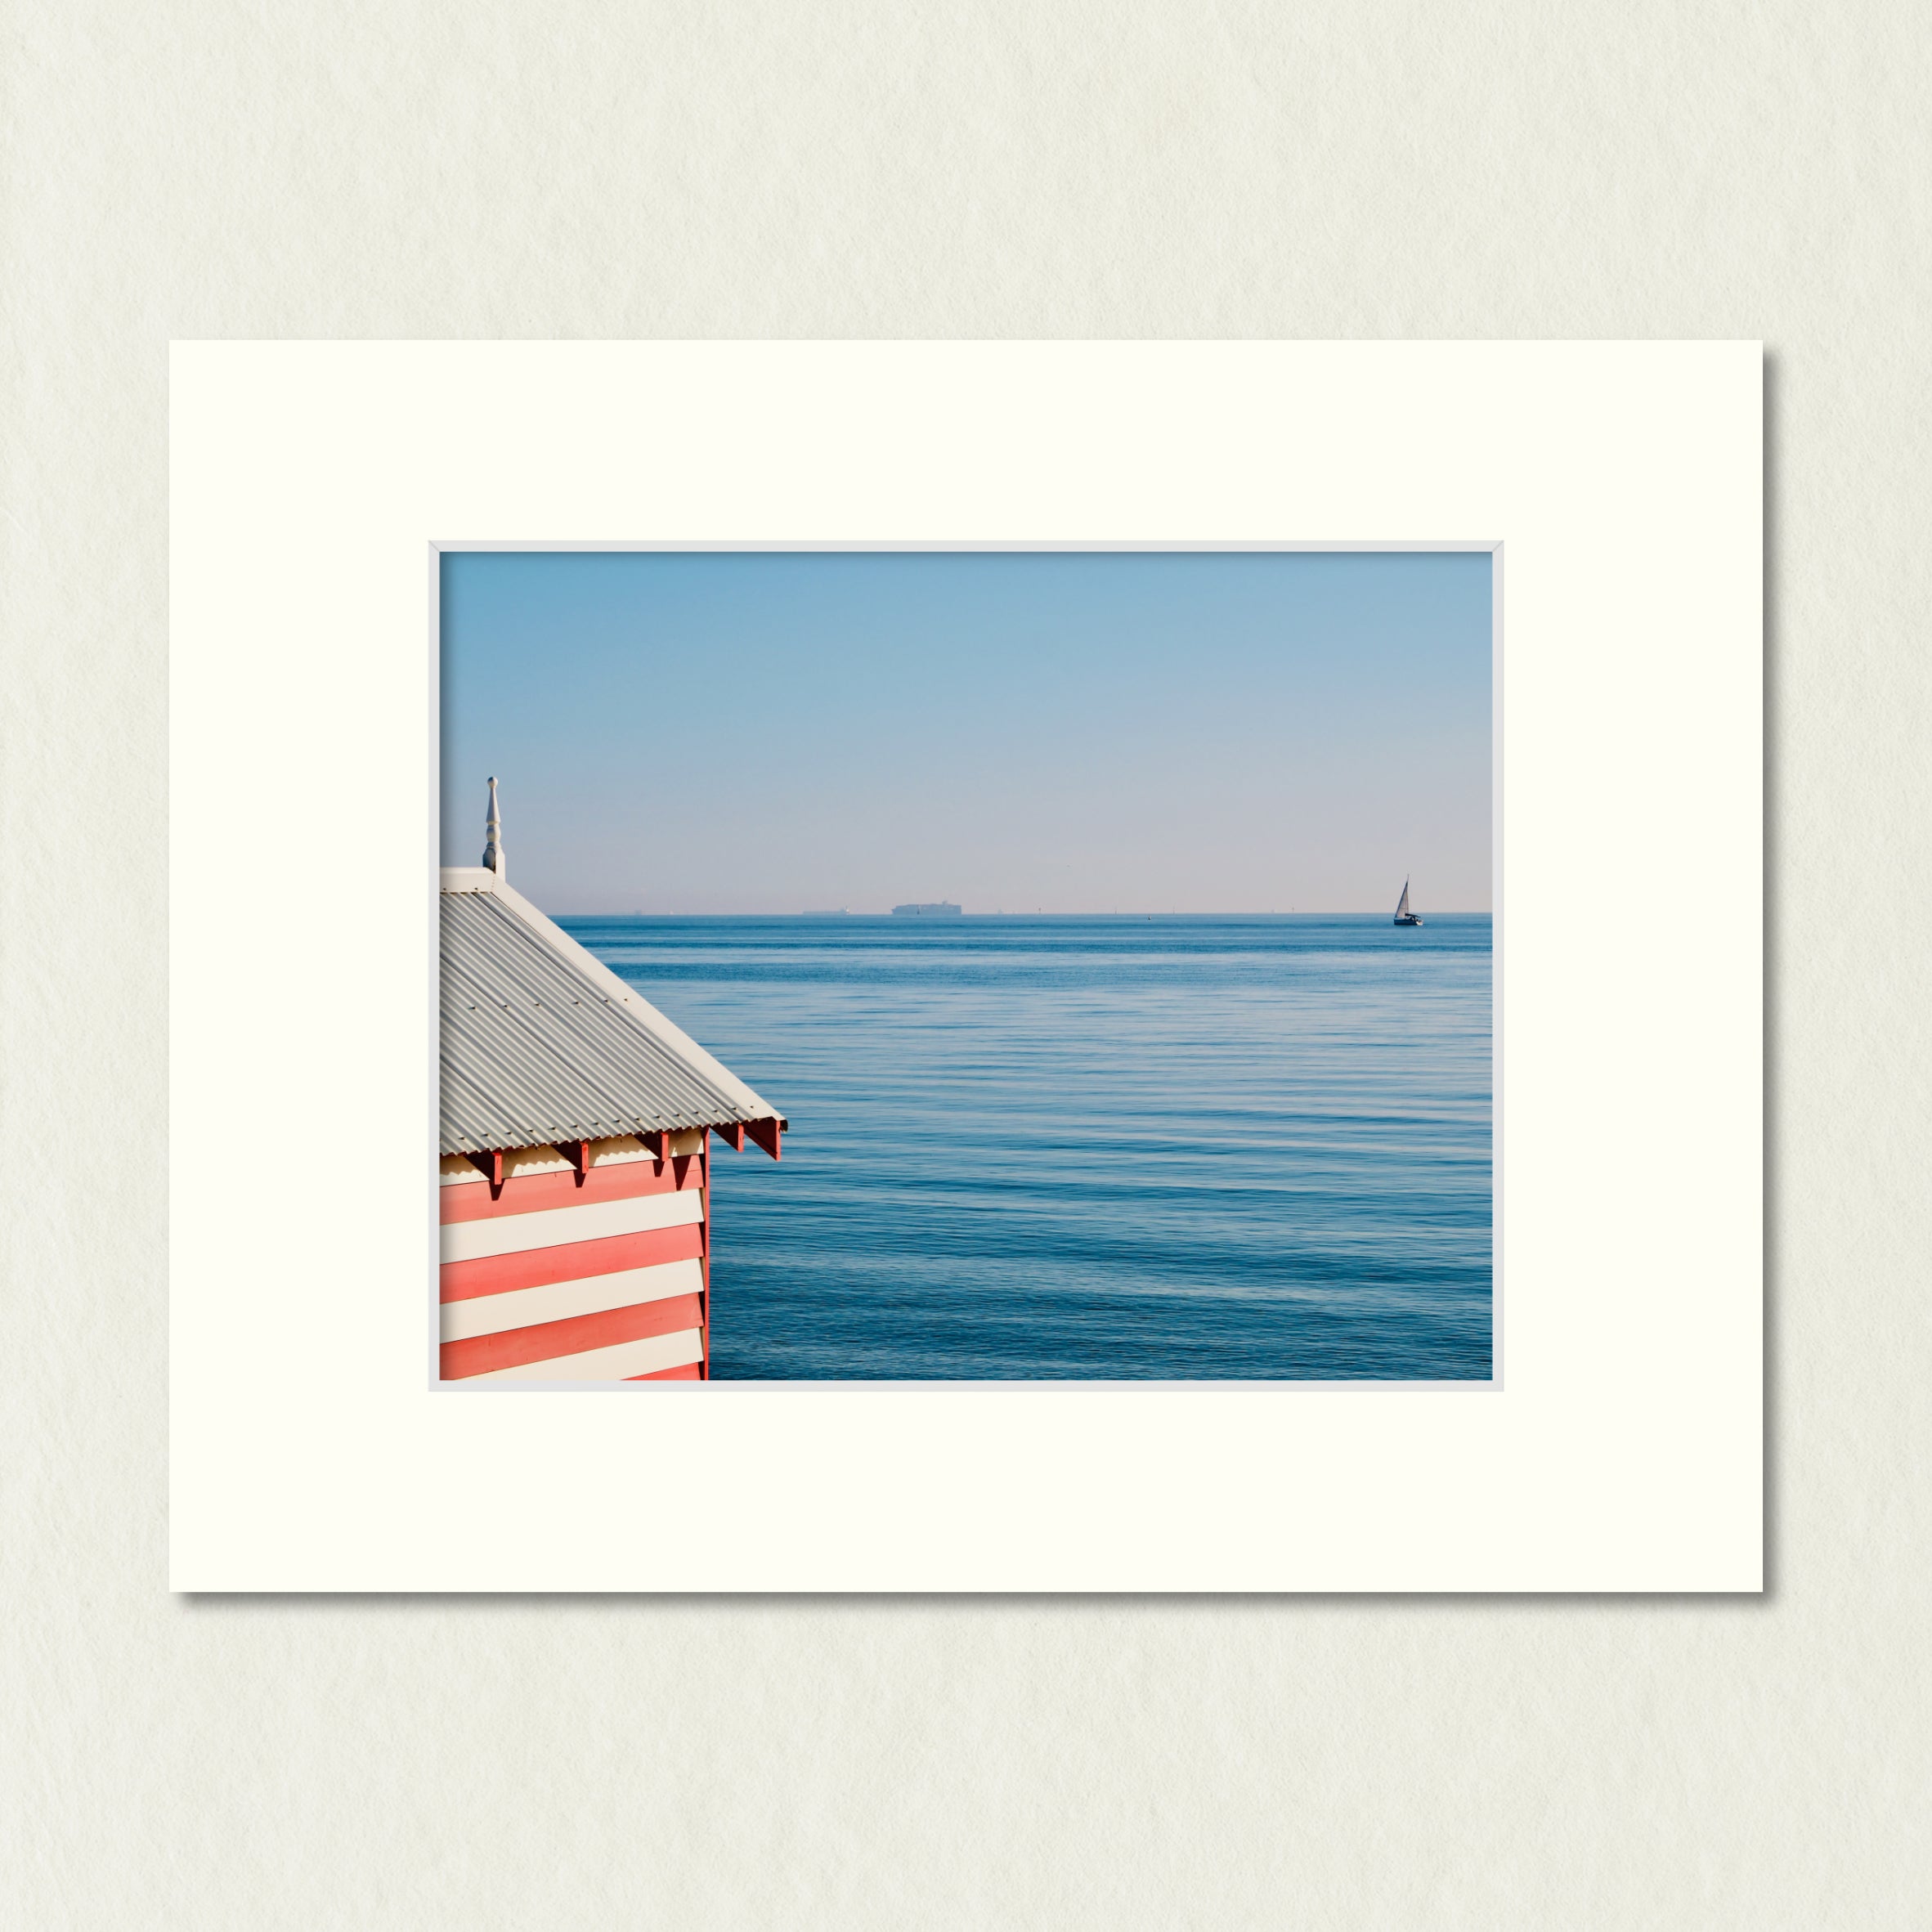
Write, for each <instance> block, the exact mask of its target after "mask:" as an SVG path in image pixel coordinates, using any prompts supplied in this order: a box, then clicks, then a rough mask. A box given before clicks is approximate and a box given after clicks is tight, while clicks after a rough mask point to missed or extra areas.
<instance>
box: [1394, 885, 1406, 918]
mask: <svg viewBox="0 0 1932 1932" xmlns="http://www.w3.org/2000/svg"><path fill="white" fill-rule="evenodd" d="M1408 910H1409V881H1407V880H1406V879H1405V880H1404V881H1402V899H1401V904H1400V905H1398V906H1397V907H1396V918H1398V919H1400V918H1401V917H1402V915H1403V914H1404V913H1405V912H1407V911H1408Z"/></svg>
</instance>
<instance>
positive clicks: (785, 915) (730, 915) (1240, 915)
mask: <svg viewBox="0 0 1932 1932" xmlns="http://www.w3.org/2000/svg"><path fill="white" fill-rule="evenodd" d="M549 917H551V918H553V919H896V920H899V921H901V922H903V923H905V924H908V925H910V924H917V923H919V922H921V921H926V920H930V921H932V922H934V923H936V924H939V925H943V926H949V925H951V924H952V923H953V921H955V920H963V919H1389V918H1391V917H1392V916H1391V915H1390V914H1389V913H1387V912H1383V911H1381V910H1380V909H1378V908H1361V907H1347V906H1343V907H1325V908H1311V909H1310V910H1308V911H1307V912H1302V910H1301V909H1300V908H1298V907H1294V908H1290V909H1289V911H1287V912H1257V911H1253V910H1252V909H1251V910H1247V911H1240V910H1234V909H1227V910H1222V911H1218V912H1175V911H1168V912H1155V911H1152V910H1150V909H1149V908H1146V907H1137V908H1132V909H1131V910H1128V911H1125V912H1063V911H1058V910H1056V911H1054V912H1047V910H1046V909H1045V908H1043V907H1041V908H1036V909H1035V910H1033V912H1006V911H1005V910H1004V909H1003V908H1002V909H996V910H995V911H993V912H967V911H966V910H964V909H962V910H961V911H959V912H936V913H931V914H925V913H917V912H894V911H893V910H892V908H890V906H887V907H884V908H877V909H873V910H867V909H866V908H857V909H854V908H852V907H849V906H829V907H825V908H820V909H816V910H813V911H796V910H792V909H791V908H785V909H783V910H780V911H776V912H773V911H760V910H757V909H755V908H740V909H738V910H736V911H728V912H727V911H719V910H718V909H716V908H711V909H710V910H707V911H680V910H678V909H676V908H671V907H657V908H652V909H650V910H648V911H647V910H645V909H644V908H642V907H637V906H633V907H630V908H623V909H619V908H616V907H607V908H603V909H601V910H595V911H585V910H576V911H572V912H552V913H551V914H550V915H549ZM1494 917H1495V908H1492V907H1487V906H1483V907H1455V906H1446V907H1442V908H1438V909H1437V911H1435V912H1431V913H1429V914H1428V915H1426V916H1425V920H1424V923H1425V924H1426V923H1427V920H1428V918H1436V919H1490V918H1494Z"/></svg>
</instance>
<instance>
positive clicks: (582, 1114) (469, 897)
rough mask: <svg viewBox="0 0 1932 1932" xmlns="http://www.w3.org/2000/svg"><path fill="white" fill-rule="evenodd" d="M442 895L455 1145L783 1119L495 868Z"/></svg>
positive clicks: (445, 1057) (481, 1146) (458, 1148)
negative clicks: (511, 887)
mask: <svg viewBox="0 0 1932 1932" xmlns="http://www.w3.org/2000/svg"><path fill="white" fill-rule="evenodd" d="M441 899H442V1151H443V1152H444V1153H445V1154H481V1153H483V1152H486V1151H487V1150H490V1149H491V1148H509V1147H540V1146H545V1145H554V1143H556V1142H558V1141H595V1140H602V1139H606V1138H608V1137H609V1136H612V1135H617V1134H634V1133H638V1132H654V1131H659V1130H662V1129H665V1128H671V1127H684V1128H688V1127H722V1126H726V1125H728V1124H729V1123H733V1122H734V1121H753V1120H771V1119H778V1118H779V1115H778V1111H777V1109H775V1108H773V1107H770V1106H769V1105H766V1103H765V1102H764V1100H760V1098H759V1096H757V1095H756V1094H755V1093H754V1092H752V1091H751V1088H750V1087H747V1086H746V1085H745V1083H744V1082H743V1081H742V1080H740V1079H738V1078H737V1076H736V1075H735V1074H732V1073H731V1072H730V1071H729V1070H728V1069H726V1068H724V1067H723V1066H721V1065H719V1063H718V1062H717V1061H716V1060H714V1059H713V1058H712V1057H711V1056H710V1054H708V1053H706V1051H705V1050H704V1049H703V1048H702V1047H700V1046H699V1045H698V1044H697V1042H696V1041H694V1040H693V1039H692V1038H690V1037H689V1036H688V1034H686V1033H683V1032H681V1031H680V1030H679V1029H678V1028H677V1027H675V1026H674V1025H672V1024H671V1023H670V1021H669V1020H666V1018H665V1017H664V1015H662V1014H661V1013H660V1012H659V1011H657V1008H656V1007H654V1006H652V1005H651V1004H650V1002H648V1001H647V1000H646V999H645V998H644V997H643V995H642V994H640V993H638V992H637V991H636V989H635V988H632V987H630V986H627V985H626V984H625V983H624V981H623V980H621V979H619V978H618V977H617V975H616V974H615V973H613V972H612V971H611V970H609V969H608V968H607V966H603V964H602V963H601V962H599V961H598V960H596V959H595V958H594V957H592V956H591V955H590V954H589V953H586V952H585V950H584V948H582V947H581V946H580V945H578V944H577V943H576V940H575V939H572V938H571V937H570V935H568V934H567V933H566V932H565V931H564V930H563V928H562V927H560V926H557V925H555V924H554V923H553V922H552V921H550V920H549V919H546V918H545V917H544V915H543V914H542V913H541V912H538V911H537V909H536V907H534V906H532V905H531V903H530V902H529V901H528V900H527V899H524V898H522V896H521V894H517V893H514V892H512V891H511V890H509V887H508V886H506V885H503V884H501V883H500V881H496V880H495V879H494V878H493V876H492V875H491V874H490V873H488V872H480V871H473V870H468V869H464V870H463V871H459V872H454V873H447V874H446V875H445V877H444V882H443V890H442V895H441Z"/></svg>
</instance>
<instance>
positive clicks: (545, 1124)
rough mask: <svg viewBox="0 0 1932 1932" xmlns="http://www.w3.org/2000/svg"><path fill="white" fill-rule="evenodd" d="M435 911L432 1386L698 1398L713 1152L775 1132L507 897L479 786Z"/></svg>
mask: <svg viewBox="0 0 1932 1932" xmlns="http://www.w3.org/2000/svg"><path fill="white" fill-rule="evenodd" d="M439 896H440V900H441V915H442V1104H441V1151H442V1159H441V1162H440V1167H441V1173H440V1175H439V1177H438V1178H439V1181H440V1185H439V1186H438V1188H437V1199H438V1202H439V1214H438V1219H439V1222H440V1223H441V1226H440V1227H439V1230H438V1235H439V1239H440V1247H441V1255H440V1293H439V1298H438V1299H439V1304H440V1305H439V1310H438V1314H439V1320H440V1326H441V1335H440V1338H439V1348H440V1356H441V1360H440V1365H439V1373H440V1374H441V1376H442V1379H443V1380H444V1381H446V1382H452V1383H458V1382H459V1383H518V1382H524V1383H553V1384H554V1383H559V1382H619V1381H622V1382H648V1381H665V1380H693V1381H695V1380H702V1379H704V1378H706V1377H708V1376H709V1374H710V1258H711V1193H710V1141H711V1140H712V1139H716V1140H718V1141H722V1142H723V1143H724V1145H727V1146H728V1147H731V1148H733V1149H734V1150H738V1151H742V1150H744V1148H745V1147H746V1145H747V1144H749V1145H752V1146H755V1147H760V1148H762V1149H763V1150H764V1151H765V1152H766V1153H767V1154H769V1155H770V1156H771V1157H772V1159H773V1160H776V1159H778V1152H779V1145H780V1137H781V1136H782V1134H783V1132H784V1131H785V1126H786V1123H785V1121H784V1119H783V1118H782V1116H781V1115H780V1114H778V1111H777V1109H774V1108H773V1107H770V1106H768V1105H766V1103H765V1102H764V1100H760V1098H759V1096H757V1095H756V1094H755V1093H754V1092H752V1091H751V1088H750V1087H747V1086H746V1084H745V1083H744V1082H743V1081H742V1080H740V1079H739V1078H737V1076H736V1075H735V1074H732V1073H731V1072H730V1071H729V1070H728V1069H726V1068H724V1067H723V1066H721V1065H719V1063H718V1062H717V1061H716V1060H714V1059H713V1058H712V1057H711V1056H710V1054H708V1053H707V1052H706V1051H705V1050H704V1049H703V1047H700V1046H699V1045H698V1044H697V1042H696V1041H695V1040H693V1039H692V1038H689V1036H688V1035H687V1034H685V1033H683V1032H681V1031H679V1029H678V1028H676V1027H675V1026H674V1025H672V1024H671V1023H670V1020H666V1018H665V1017H664V1015H662V1014H661V1013H660V1012H659V1011H657V1009H656V1008H655V1007H654V1006H652V1005H651V1004H650V1003H649V1002H648V1001H647V1000H645V999H644V998H643V996H642V995H641V994H640V993H638V992H637V990H636V989H635V988H634V987H631V986H630V985H628V984H625V981H624V980H622V979H619V978H618V976H617V975H616V974H615V973H613V972H612V971H611V970H609V969H608V968H607V967H606V966H603V964H602V963H601V962H598V960H597V959H595V958H594V957H592V955H591V954H590V953H587V952H586V951H585V949H584V948H582V947H581V946H580V945H579V944H577V943H576V940H575V939H572V938H571V937H570V935H568V934H567V933H566V932H565V931H564V930H563V929H562V928H561V927H560V926H557V925H556V924H555V923H554V921H551V920H549V919H547V918H545V916H544V915H543V914H542V913H541V912H539V911H538V910H537V909H536V907H535V906H533V905H531V903H530V902H529V900H527V899H524V898H523V897H522V895H521V894H518V893H516V892H513V891H512V890H510V886H509V881H508V878H507V876H506V872H505V867H504V851H503V839H502V835H501V828H500V823H499V821H498V817H497V805H496V781H495V779H494V778H492V779H491V781H490V817H489V831H488V843H487V845H486V849H485V851H484V854H483V863H482V865H481V866H477V867H454V868H446V869H445V870H444V872H443V873H442V891H441V894H440V895H439Z"/></svg>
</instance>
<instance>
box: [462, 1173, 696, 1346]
mask: <svg viewBox="0 0 1932 1932" xmlns="http://www.w3.org/2000/svg"><path fill="white" fill-rule="evenodd" d="M635 1145H636V1143H635V1142H634V1141H625V1142H618V1143H607V1144H605V1145H604V1146H603V1149H602V1150H600V1149H599V1147H598V1145H597V1144H593V1146H592V1149H591V1158H590V1164H589V1171H588V1172H585V1173H584V1174H582V1175H581V1176H580V1175H579V1174H578V1173H577V1172H576V1171H575V1170H574V1169H572V1168H562V1169H554V1170H552V1171H549V1172H536V1173H531V1172H524V1173H520V1174H519V1173H512V1174H511V1175H509V1177H506V1178H505V1179H504V1181H503V1183H502V1185H501V1186H500V1188H494V1189H493V1188H492V1186H491V1184H490V1183H489V1182H488V1181H486V1180H485V1179H484V1177H483V1176H482V1174H481V1173H480V1172H478V1173H477V1177H476V1179H475V1180H474V1181H468V1180H467V1179H464V1178H463V1177H460V1176H459V1175H452V1174H451V1173H450V1172H446V1173H445V1175H444V1177H443V1185H442V1187H441V1188H440V1189H439V1190H438V1205H439V1210H440V1211H439V1214H438V1217H437V1218H438V1221H439V1222H440V1224H441V1226H442V1229H443V1230H446V1231H445V1232H444V1234H443V1235H442V1244H443V1248H444V1251H445V1253H452V1251H454V1252H455V1253H456V1254H457V1255H458V1256H459V1258H451V1259H448V1260H445V1261H443V1262H442V1264H441V1266H440V1284H439V1293H438V1300H439V1302H441V1303H442V1306H443V1307H446V1308H447V1307H451V1305H452V1304H456V1303H461V1304H462V1305H463V1309H464V1313H463V1318H462V1320H461V1322H460V1323H459V1324H458V1327H459V1337H458V1338H455V1339H450V1340H446V1341H444V1342H443V1343H442V1344H441V1347H440V1356H441V1365H440V1373H441V1374H442V1378H443V1379H444V1380H445V1381H449V1382H459V1381H468V1380H470V1379H472V1378H474V1377H477V1376H479V1375H488V1376H491V1378H494V1379H497V1380H513V1379H527V1380H529V1381H531V1382H539V1381H542V1382H551V1383H555V1382H559V1381H569V1380H571V1379H572V1378H573V1369H575V1368H576V1358H579V1357H589V1356H592V1355H593V1353H594V1352H602V1353H600V1354H597V1355H596V1356H595V1359H594V1360H589V1361H588V1362H587V1363H586V1364H585V1365H584V1366H583V1368H582V1372H581V1374H580V1376H578V1377H576V1378H580V1379H589V1380H596V1381H607V1380H613V1379H615V1380H627V1381H638V1382H653V1381H689V1380H702V1379H703V1378H705V1377H706V1376H707V1375H708V1374H710V1253H709V1248H710V1243H709V1234H710V1227H709V1211H710V1159H709V1154H708V1150H707V1149H706V1147H705V1145H704V1144H703V1141H702V1138H701V1139H700V1142H699V1146H698V1150H697V1152H696V1153H694V1154H687V1155H679V1156H677V1157H675V1158H674V1159H670V1160H667V1161H655V1160H652V1159H611V1158H609V1155H610V1152H611V1150H612V1149H622V1150H625V1151H628V1150H630V1149H631V1148H634V1146H635ZM600 1153H601V1158H600ZM454 1165H455V1163H446V1166H447V1167H454ZM625 1202H635V1203H638V1204H639V1207H638V1208H637V1209H636V1210H635V1211H632V1210H631V1209H629V1208H622V1207H617V1206H613V1205H612V1204H621V1203H625ZM580 1209H590V1210H592V1211H593V1212H591V1213H586V1214H585V1215H583V1216H582V1217H581V1218H582V1220H583V1222H584V1223H585V1226H584V1228H583V1230H582V1233H581V1235H578V1234H577V1232H576V1230H574V1229H573V1227H572V1222H574V1221H576V1219H577V1218H578V1216H577V1214H576V1210H580ZM526 1214H541V1215H544V1216H545V1217H546V1220H545V1222H542V1223H539V1224H536V1226H532V1227H528V1228H526V1229H523V1230H519V1229H518V1227H517V1226H515V1220H516V1217H519V1216H522V1215H526ZM687 1216H690V1217H692V1218H688V1219H687V1218H684V1217H687ZM671 1217H676V1218H675V1220H673V1222H672V1225H669V1226H642V1227H634V1228H633V1230H632V1231H627V1232H624V1233H619V1234H611V1233H608V1232H604V1231H602V1230H603V1229H605V1228H607V1227H608V1226H609V1224H610V1222H612V1219H613V1218H615V1219H616V1221H617V1222H618V1223H619V1225H620V1226H623V1225H625V1224H634V1223H636V1222H639V1220H640V1219H641V1220H643V1221H646V1222H650V1221H655V1220H658V1219H670V1218H671ZM520 1239H524V1240H527V1239H537V1240H540V1241H541V1243H542V1245H540V1246H533V1247H522V1246H516V1245H510V1246H509V1248H507V1251H505V1252H501V1253H490V1252H487V1250H488V1249H489V1248H490V1247H491V1244H495V1243H499V1242H501V1243H505V1244H516V1243H517V1242H518V1241H519V1240H520ZM478 1248H482V1249H483V1250H485V1252H482V1253H478V1252H477V1249H478ZM674 1263H686V1264H689V1263H695V1264H696V1273H695V1276H694V1277H693V1279H695V1280H696V1281H697V1284H698V1287H697V1292H695V1293H688V1292H666V1289H665V1287H664V1285H663V1284H666V1283H670V1284H672V1286H673V1287H674V1288H678V1289H683V1288H684V1287H688V1281H687V1279H686V1277H687V1276H688V1275H691V1271H690V1269H689V1268H688V1267H687V1268H686V1269H684V1271H681V1272H680V1271H678V1270H676V1269H675V1268H673V1267H672V1266H670V1264H674ZM639 1270H657V1271H661V1272H660V1273H658V1274H657V1275H643V1276H642V1277H641V1278H639V1279H638V1280H629V1279H625V1280H619V1281H617V1282H616V1283H614V1284H613V1283H607V1282H606V1281H604V1280H601V1279H600V1278H604V1277H611V1276H621V1277H629V1276H630V1275H632V1274H633V1273H634V1271H639ZM570 1284H584V1289H583V1292H582V1293H577V1292H576V1290H575V1289H573V1288H572V1286H571V1285H570ZM529 1289H554V1290H555V1292H554V1293H548V1294H539V1295H529V1294H524V1295H522V1298H520V1299H519V1300H518V1301H517V1302H513V1303H507V1304H506V1305H505V1306H506V1311H507V1310H512V1309H513V1310H515V1311H517V1312H516V1313H514V1314H509V1313H506V1316H505V1318H504V1319H506V1320H516V1321H518V1322H519V1323H520V1324H521V1325H517V1326H505V1327H504V1328H502V1329H499V1330H496V1331H495V1332H492V1333H485V1334H477V1333H475V1332H473V1331H474V1330H475V1329H477V1328H478V1327H481V1326H484V1325H487V1324H488V1323H489V1321H490V1319H491V1312H490V1310H489V1308H488V1307H487V1298H489V1297H491V1296H494V1295H511V1294H515V1293H518V1291H520V1290H529ZM632 1292H635V1293H638V1294H639V1296H646V1295H648V1297H649V1298H648V1299H639V1300H637V1301H635V1302H629V1301H627V1302H625V1305H623V1306H621V1307H611V1308H607V1307H603V1306H602V1305H601V1299H607V1298H609V1297H610V1295H611V1294H612V1293H625V1294H629V1293H632ZM573 1301H574V1302H576V1304H577V1305H578V1306H579V1307H585V1305H588V1307H589V1311H588V1312H584V1313H567V1314H566V1315H565V1316H563V1319H560V1320H531V1319H529V1318H528V1316H527V1315H526V1314H525V1313H524V1312H523V1311H527V1310H528V1309H529V1308H531V1307H533V1306H537V1307H550V1308H553V1309H554V1308H556V1307H568V1305H569V1304H570V1303H571V1302H573ZM453 1320H455V1317H454V1316H451V1317H450V1318H448V1319H447V1320H446V1324H445V1332H446V1334H447V1333H448V1332H449V1325H450V1322H451V1321H453ZM693 1356H694V1357H695V1358H696V1359H689V1358H691V1357H693Z"/></svg>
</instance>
